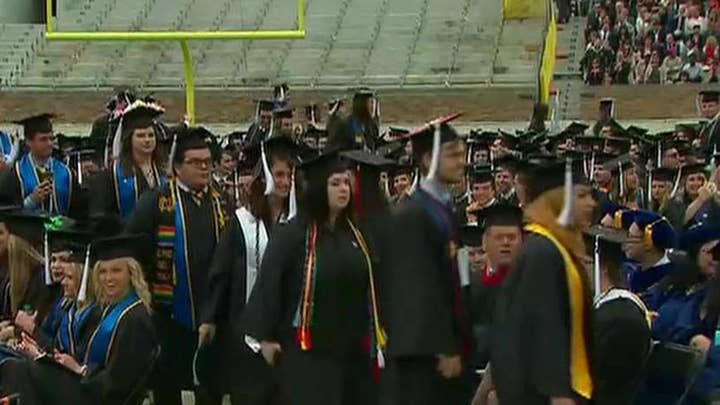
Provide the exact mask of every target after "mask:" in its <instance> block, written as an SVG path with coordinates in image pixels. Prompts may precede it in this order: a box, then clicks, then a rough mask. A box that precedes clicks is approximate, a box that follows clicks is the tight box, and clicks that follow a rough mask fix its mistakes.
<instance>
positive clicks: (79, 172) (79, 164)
mask: <svg viewBox="0 0 720 405" xmlns="http://www.w3.org/2000/svg"><path fill="white" fill-rule="evenodd" d="M76 159H77V164H76V170H77V178H78V183H79V184H80V185H81V186H82V184H83V173H82V159H80V154H79V153H78V154H77V157H76Z"/></svg>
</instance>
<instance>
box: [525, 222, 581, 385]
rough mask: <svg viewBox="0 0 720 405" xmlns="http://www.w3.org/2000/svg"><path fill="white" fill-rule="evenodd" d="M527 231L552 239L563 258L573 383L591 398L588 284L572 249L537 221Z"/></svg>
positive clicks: (571, 380) (526, 228)
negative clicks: (568, 309) (586, 315)
mask: <svg viewBox="0 0 720 405" xmlns="http://www.w3.org/2000/svg"><path fill="white" fill-rule="evenodd" d="M525 230H526V231H528V232H533V233H536V234H538V235H541V236H544V237H545V238H547V239H548V240H550V241H551V242H552V243H553V245H555V248H556V249H557V250H558V252H560V255H561V256H562V258H563V263H564V265H565V279H566V281H567V285H568V298H569V300H570V302H569V307H570V385H571V386H572V389H573V391H575V392H576V393H577V394H578V395H580V396H582V397H583V398H586V399H590V398H591V397H592V393H593V380H592V375H591V374H590V360H589V356H588V351H589V348H588V347H587V345H586V341H585V328H584V325H585V323H584V314H585V313H587V312H588V310H589V308H586V302H585V286H584V285H583V280H582V275H581V274H580V271H581V270H580V269H579V268H578V266H577V265H576V264H575V261H574V260H573V258H572V256H571V255H570V252H568V250H567V249H566V248H565V247H564V246H563V245H562V243H560V241H559V240H558V239H557V238H556V237H555V236H554V235H553V234H552V233H551V232H550V230H549V229H547V228H545V227H544V226H542V225H540V224H537V223H530V224H528V225H526V226H525Z"/></svg>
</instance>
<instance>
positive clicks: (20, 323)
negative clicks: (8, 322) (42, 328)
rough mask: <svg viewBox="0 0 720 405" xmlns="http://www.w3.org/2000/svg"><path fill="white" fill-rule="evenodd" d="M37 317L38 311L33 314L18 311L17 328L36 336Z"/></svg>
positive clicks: (16, 316) (16, 317)
mask: <svg viewBox="0 0 720 405" xmlns="http://www.w3.org/2000/svg"><path fill="white" fill-rule="evenodd" d="M36 317H37V311H35V312H33V313H32V314H31V313H28V312H25V311H22V310H20V311H18V313H17V315H15V326H17V327H19V328H20V329H22V330H23V331H24V332H25V333H28V334H30V335H33V334H35V318H36Z"/></svg>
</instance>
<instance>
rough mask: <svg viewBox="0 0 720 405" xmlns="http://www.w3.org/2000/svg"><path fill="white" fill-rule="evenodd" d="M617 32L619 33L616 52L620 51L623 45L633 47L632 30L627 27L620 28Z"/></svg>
mask: <svg viewBox="0 0 720 405" xmlns="http://www.w3.org/2000/svg"><path fill="white" fill-rule="evenodd" d="M617 32H618V47H617V48H615V52H617V51H618V49H619V48H620V46H621V45H622V44H625V43H627V44H628V45H631V44H632V43H633V39H632V36H631V34H630V29H629V28H628V27H627V26H626V25H623V26H620V28H618V31H617Z"/></svg>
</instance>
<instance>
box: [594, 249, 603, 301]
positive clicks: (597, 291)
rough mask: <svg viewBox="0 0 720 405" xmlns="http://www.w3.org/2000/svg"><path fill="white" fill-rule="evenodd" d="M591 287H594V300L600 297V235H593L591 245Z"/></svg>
mask: <svg viewBox="0 0 720 405" xmlns="http://www.w3.org/2000/svg"><path fill="white" fill-rule="evenodd" d="M593 287H595V299H597V297H599V296H600V294H601V293H602V291H600V288H601V287H600V235H595V241H594V243H593Z"/></svg>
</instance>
